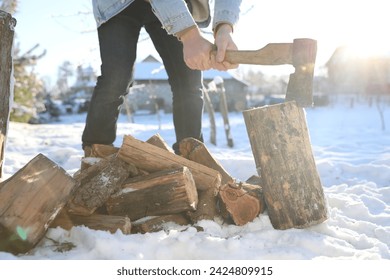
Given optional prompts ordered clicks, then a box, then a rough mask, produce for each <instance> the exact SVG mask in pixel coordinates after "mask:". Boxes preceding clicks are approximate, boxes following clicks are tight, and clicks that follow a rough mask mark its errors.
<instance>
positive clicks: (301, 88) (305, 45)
mask: <svg viewBox="0 0 390 280" xmlns="http://www.w3.org/2000/svg"><path fill="white" fill-rule="evenodd" d="M316 55H317V41H315V40H312V39H295V40H294V42H293V47H292V65H293V66H294V68H295V72H294V73H292V74H291V75H290V80H289V82H288V86H287V93H286V101H293V100H295V101H296V103H297V105H298V106H300V107H311V106H313V77H314V66H315V60H316Z"/></svg>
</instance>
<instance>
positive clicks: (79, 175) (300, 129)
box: [0, 102, 327, 253]
mask: <svg viewBox="0 0 390 280" xmlns="http://www.w3.org/2000/svg"><path fill="white" fill-rule="evenodd" d="M244 118H245V121H246V126H247V130H248V135H249V140H250V143H251V147H252V152H253V155H254V159H255V163H256V169H257V170H258V171H261V180H260V177H259V176H252V177H251V178H249V179H248V180H247V181H245V182H239V181H238V180H236V179H235V178H233V177H232V176H231V175H230V174H229V173H228V172H227V171H226V170H225V169H224V168H223V166H222V165H221V164H220V163H219V162H218V161H217V160H216V159H215V158H214V157H213V156H212V155H211V154H210V152H209V150H208V149H207V147H206V146H205V145H204V144H203V143H202V142H200V141H197V140H195V139H193V138H187V139H184V140H182V141H181V142H180V145H179V146H180V153H181V155H180V156H179V155H176V154H175V153H173V151H172V150H171V149H170V148H169V147H168V145H167V144H166V143H165V141H164V140H163V139H162V138H161V137H160V135H158V134H157V135H154V136H152V137H151V138H150V139H148V140H147V141H141V140H138V139H136V138H134V137H132V136H130V135H127V136H125V137H124V139H123V142H122V145H121V147H113V146H105V145H93V146H92V148H91V151H90V156H89V157H86V158H83V159H82V165H81V166H82V167H81V168H80V170H79V171H78V172H76V173H75V174H74V175H73V176H70V175H69V174H68V173H67V172H66V171H65V170H63V169H62V168H61V167H60V166H58V165H57V164H56V163H54V162H52V161H51V160H50V159H48V158H47V157H45V156H44V155H42V154H39V155H37V156H36V157H35V158H33V159H32V160H31V161H30V162H29V163H28V164H27V165H26V166H24V167H23V168H22V169H21V170H19V171H18V172H17V173H16V174H14V175H13V176H12V177H10V178H9V179H8V180H6V181H4V182H1V183H0V251H9V252H12V253H25V252H28V251H29V250H30V249H32V248H33V247H34V246H36V245H37V244H38V242H39V241H40V240H41V239H42V238H43V237H44V235H45V234H46V231H47V229H48V228H49V227H62V228H64V229H71V228H72V227H73V226H78V225H84V226H86V227H89V228H91V229H97V230H106V231H110V232H116V231H118V230H120V231H122V232H123V233H124V234H131V233H146V232H153V231H158V230H161V229H164V226H165V225H166V224H167V223H168V222H173V223H176V224H178V225H195V224H196V223H197V222H198V221H200V220H203V219H211V220H213V219H218V220H222V221H223V222H224V223H232V224H236V225H238V226H241V225H245V224H246V223H248V222H251V221H253V220H254V219H255V218H256V217H258V216H259V215H260V214H261V213H263V212H264V210H265V209H267V214H268V216H269V218H270V221H271V223H272V225H273V227H274V228H275V229H289V228H305V227H309V226H311V225H315V224H318V223H321V222H323V221H324V220H326V219H327V208H326V203H325V200H324V193H323V189H322V185H321V181H320V178H319V175H318V173H317V170H316V165H315V161H314V157H313V154H312V150H311V146H310V138H309V135H308V130H307V127H306V122H305V114H304V112H303V109H302V108H299V107H297V106H296V104H295V103H294V102H287V103H284V104H279V105H274V106H266V107H262V108H256V109H252V110H248V111H245V112H244ZM259 128H261V129H259Z"/></svg>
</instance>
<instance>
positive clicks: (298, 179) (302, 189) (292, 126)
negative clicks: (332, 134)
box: [243, 101, 327, 229]
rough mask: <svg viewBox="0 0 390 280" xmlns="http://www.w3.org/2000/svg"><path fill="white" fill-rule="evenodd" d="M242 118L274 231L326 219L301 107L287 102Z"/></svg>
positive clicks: (253, 111)
mask: <svg viewBox="0 0 390 280" xmlns="http://www.w3.org/2000/svg"><path fill="white" fill-rule="evenodd" d="M243 114H244V119H245V123H246V127H247V132H248V136H249V139H250V143H251V147H252V151H253V155H254V158H255V162H256V167H257V171H258V173H259V176H260V177H261V180H262V184H263V185H262V187H263V192H264V197H265V201H266V205H267V210H268V214H269V217H270V220H271V223H272V225H273V226H274V228H276V229H288V228H305V227H308V226H311V225H314V224H318V223H321V222H323V221H324V220H326V219H327V209H326V203H325V199H324V192H323V189H322V185H321V181H320V177H319V174H318V172H317V169H316V165H315V161H314V157H313V153H312V150H311V144H310V138H309V133H308V129H307V126H306V118H305V113H304V111H303V109H302V108H300V107H298V106H297V105H296V103H295V101H291V102H287V103H282V104H278V105H273V106H266V107H261V108H256V109H252V110H247V111H244V113H243Z"/></svg>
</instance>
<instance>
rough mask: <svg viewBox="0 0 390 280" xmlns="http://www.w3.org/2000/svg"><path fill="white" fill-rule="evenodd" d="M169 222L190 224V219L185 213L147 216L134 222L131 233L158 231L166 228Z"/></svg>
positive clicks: (182, 224)
mask: <svg viewBox="0 0 390 280" xmlns="http://www.w3.org/2000/svg"><path fill="white" fill-rule="evenodd" d="M168 223H174V224H177V225H181V226H184V225H188V224H189V220H188V219H187V217H186V216H185V215H183V214H172V215H164V216H157V217H146V218H144V219H139V220H137V221H135V222H134V223H133V224H132V228H131V233H147V232H157V231H160V230H164V229H165V228H166V227H167V224H168Z"/></svg>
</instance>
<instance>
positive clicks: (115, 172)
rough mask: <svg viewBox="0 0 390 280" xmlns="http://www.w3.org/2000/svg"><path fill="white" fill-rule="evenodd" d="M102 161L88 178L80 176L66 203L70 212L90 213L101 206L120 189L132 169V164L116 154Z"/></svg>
mask: <svg viewBox="0 0 390 280" xmlns="http://www.w3.org/2000/svg"><path fill="white" fill-rule="evenodd" d="M103 163H105V164H102V165H103V166H102V169H101V171H100V172H99V173H97V174H96V175H95V176H93V177H92V178H91V179H90V180H87V179H86V178H84V180H82V179H81V178H80V182H81V183H80V184H79V185H78V187H77V189H76V191H75V194H74V196H73V197H72V200H71V201H70V202H69V203H68V211H69V212H70V213H73V214H78V215H91V214H92V213H93V212H94V211H95V210H96V209H97V208H99V207H101V206H103V205H104V203H105V202H106V201H107V199H108V198H109V197H110V196H111V195H112V194H114V193H115V192H117V191H119V190H120V189H121V185H122V183H123V182H124V181H125V180H126V179H127V178H128V177H129V175H130V174H131V171H132V170H133V166H131V165H129V164H127V163H126V162H124V161H122V160H121V159H119V158H118V157H117V156H116V155H113V156H112V157H111V158H109V159H108V160H107V162H103ZM99 167H100V166H99ZM90 168H93V166H92V167H90ZM80 176H81V175H80ZM86 177H88V176H86Z"/></svg>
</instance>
